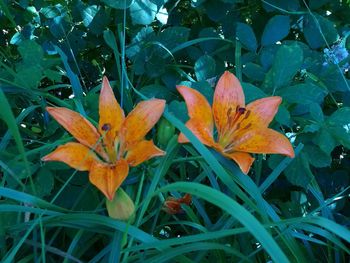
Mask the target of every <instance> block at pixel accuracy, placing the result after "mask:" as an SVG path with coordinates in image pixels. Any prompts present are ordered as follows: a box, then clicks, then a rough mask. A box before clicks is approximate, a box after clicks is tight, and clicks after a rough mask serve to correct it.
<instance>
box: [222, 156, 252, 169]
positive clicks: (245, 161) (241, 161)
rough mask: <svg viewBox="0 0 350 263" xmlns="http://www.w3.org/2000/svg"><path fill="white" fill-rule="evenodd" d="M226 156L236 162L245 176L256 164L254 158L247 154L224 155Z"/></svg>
mask: <svg viewBox="0 0 350 263" xmlns="http://www.w3.org/2000/svg"><path fill="white" fill-rule="evenodd" d="M224 155H225V156H226V157H228V158H231V159H232V160H234V161H235V162H236V163H237V164H238V166H239V168H240V169H241V170H242V172H243V173H245V174H247V173H248V172H249V169H250V167H251V166H252V164H253V162H254V158H253V157H252V156H251V155H250V154H249V153H245V152H233V153H224Z"/></svg>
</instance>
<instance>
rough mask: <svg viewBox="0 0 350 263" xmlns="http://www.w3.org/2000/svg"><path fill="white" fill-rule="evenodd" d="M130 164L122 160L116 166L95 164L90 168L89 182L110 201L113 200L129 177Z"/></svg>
mask: <svg viewBox="0 0 350 263" xmlns="http://www.w3.org/2000/svg"><path fill="white" fill-rule="evenodd" d="M128 173H129V166H128V163H127V162H126V161H125V160H124V159H121V160H119V161H117V162H116V163H115V164H114V165H109V164H105V163H101V162H93V163H92V165H91V168H90V174H89V180H90V182H91V183H92V184H93V185H95V186H96V187H97V188H98V189H99V190H100V191H101V192H102V193H103V194H104V195H105V196H106V197H107V198H108V199H109V200H113V198H114V195H115V192H116V191H117V189H118V188H119V186H120V185H121V184H122V183H123V181H124V180H125V178H126V177H127V176H128Z"/></svg>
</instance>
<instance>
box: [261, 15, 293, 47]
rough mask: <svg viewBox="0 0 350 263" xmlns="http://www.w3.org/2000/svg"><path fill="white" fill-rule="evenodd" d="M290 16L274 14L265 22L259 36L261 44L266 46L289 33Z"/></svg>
mask: <svg viewBox="0 0 350 263" xmlns="http://www.w3.org/2000/svg"><path fill="white" fill-rule="evenodd" d="M289 29H290V18H289V16H282V15H276V16H274V17H272V18H271V19H270V20H269V21H268V22H267V24H266V26H265V29H264V32H263V34H262V37H261V44H262V45H263V46H268V45H271V44H275V43H276V42H277V41H279V40H282V39H283V38H285V37H286V36H288V34H289Z"/></svg>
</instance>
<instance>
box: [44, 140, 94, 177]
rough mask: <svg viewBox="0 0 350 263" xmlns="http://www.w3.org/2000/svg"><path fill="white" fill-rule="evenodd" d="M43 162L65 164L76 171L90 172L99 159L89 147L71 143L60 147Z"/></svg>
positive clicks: (45, 157)
mask: <svg viewBox="0 0 350 263" xmlns="http://www.w3.org/2000/svg"><path fill="white" fill-rule="evenodd" d="M41 160H42V161H58V162H64V163H66V164H68V165H69V166H70V167H72V168H74V169H76V170H79V171H88V170H89V169H90V166H91V164H92V163H93V162H94V161H96V160H98V159H97V157H96V155H95V154H94V153H93V152H92V151H91V149H89V148H88V147H86V146H84V145H82V144H80V143H76V142H69V143H66V144H64V145H61V146H58V147H57V148H56V150H54V151H53V152H52V153H49V154H48V155H46V156H44V157H43V158H41Z"/></svg>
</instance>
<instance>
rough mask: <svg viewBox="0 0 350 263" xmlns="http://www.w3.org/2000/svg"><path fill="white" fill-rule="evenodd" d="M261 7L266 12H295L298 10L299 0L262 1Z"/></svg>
mask: <svg viewBox="0 0 350 263" xmlns="http://www.w3.org/2000/svg"><path fill="white" fill-rule="evenodd" d="M263 7H264V9H265V10H266V11H267V12H273V11H282V10H283V11H285V10H288V11H296V10H298V9H299V7H300V4H299V0H288V1H282V0H265V1H263Z"/></svg>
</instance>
